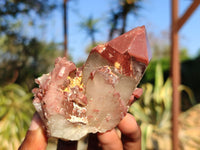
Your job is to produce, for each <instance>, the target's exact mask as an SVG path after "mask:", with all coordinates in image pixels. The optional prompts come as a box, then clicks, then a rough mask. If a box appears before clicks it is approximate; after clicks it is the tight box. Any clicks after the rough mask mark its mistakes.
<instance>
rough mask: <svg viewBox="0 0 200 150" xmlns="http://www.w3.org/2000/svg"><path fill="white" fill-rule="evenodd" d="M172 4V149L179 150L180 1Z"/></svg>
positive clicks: (173, 0) (176, 0) (172, 1)
mask: <svg viewBox="0 0 200 150" xmlns="http://www.w3.org/2000/svg"><path fill="white" fill-rule="evenodd" d="M171 4H172V14H171V15H172V16H171V17H172V18H171V19H172V20H171V22H172V29H171V78H172V88H173V94H172V100H173V101H172V149H173V150H178V149H179V138H178V116H179V114H180V92H179V91H178V87H179V85H180V62H179V44H178V30H177V28H176V25H177V24H176V23H177V21H178V0H171Z"/></svg>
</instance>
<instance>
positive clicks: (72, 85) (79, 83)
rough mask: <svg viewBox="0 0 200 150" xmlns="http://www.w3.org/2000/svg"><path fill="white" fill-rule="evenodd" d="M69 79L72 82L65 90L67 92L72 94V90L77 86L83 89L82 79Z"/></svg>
mask: <svg viewBox="0 0 200 150" xmlns="http://www.w3.org/2000/svg"><path fill="white" fill-rule="evenodd" d="M67 79H68V80H70V84H69V85H68V86H67V87H66V88H65V89H64V91H65V92H70V89H71V88H73V87H75V86H78V87H80V88H83V83H81V81H82V77H75V78H71V77H69V76H68V77H67Z"/></svg>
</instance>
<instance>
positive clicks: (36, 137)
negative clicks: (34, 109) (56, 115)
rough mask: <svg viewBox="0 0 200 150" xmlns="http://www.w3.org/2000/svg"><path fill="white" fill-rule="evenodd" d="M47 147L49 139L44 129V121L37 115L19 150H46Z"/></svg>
mask: <svg viewBox="0 0 200 150" xmlns="http://www.w3.org/2000/svg"><path fill="white" fill-rule="evenodd" d="M46 146H47V137H46V134H45V130H44V128H43V124H42V121H41V119H40V117H39V115H38V113H35V114H34V116H33V119H32V122H31V125H30V128H29V130H28V132H27V134H26V137H25V139H24V141H23V143H22V144H21V146H20V147H19V150H27V149H28V150H45V149H46Z"/></svg>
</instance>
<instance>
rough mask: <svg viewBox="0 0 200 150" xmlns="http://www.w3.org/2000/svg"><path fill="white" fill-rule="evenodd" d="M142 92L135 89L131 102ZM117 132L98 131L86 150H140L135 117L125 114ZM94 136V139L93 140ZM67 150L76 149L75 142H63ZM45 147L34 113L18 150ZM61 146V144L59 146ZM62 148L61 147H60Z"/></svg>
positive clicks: (45, 141) (43, 132) (139, 136)
mask: <svg viewBox="0 0 200 150" xmlns="http://www.w3.org/2000/svg"><path fill="white" fill-rule="evenodd" d="M141 94H142V90H141V89H136V90H135V91H134V93H133V97H132V100H131V102H133V101H134V97H136V98H139V97H140V96H141ZM117 127H118V129H119V131H120V134H119V132H117V131H116V129H112V130H110V131H107V132H106V133H98V134H95V135H92V136H90V137H89V144H88V150H98V149H103V150H123V149H125V150H133V149H134V150H140V149H141V130H140V127H139V126H138V125H137V122H136V120H135V118H134V117H133V116H132V115H130V114H127V115H126V116H125V117H124V118H123V119H122V120H121V121H120V123H119V124H118V126H117ZM95 138H96V141H95V140H94V139H95ZM65 143H67V144H65V145H66V146H67V147H65V148H66V149H67V150H76V147H77V142H65ZM46 147H47V136H46V133H45V128H44V126H43V124H42V121H41V119H40V117H39V115H38V113H35V114H34V116H33V119H32V122H31V125H30V128H29V130H28V131H27V134H26V137H25V139H24V141H23V142H22V144H21V146H20V147H19V150H26V149H28V150H45V149H46ZM61 147H62V146H61ZM62 148H63V147H62Z"/></svg>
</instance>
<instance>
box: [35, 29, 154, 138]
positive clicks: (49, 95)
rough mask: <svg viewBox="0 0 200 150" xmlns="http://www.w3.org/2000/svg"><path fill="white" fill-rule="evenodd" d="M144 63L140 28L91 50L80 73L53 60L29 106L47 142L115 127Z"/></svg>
mask: <svg viewBox="0 0 200 150" xmlns="http://www.w3.org/2000/svg"><path fill="white" fill-rule="evenodd" d="M150 58H151V53H150V48H149V43H148V39H147V35H146V30H145V27H144V26H142V27H137V28H135V29H133V30H131V31H129V32H127V33H125V34H123V35H121V36H119V37H117V38H115V39H113V40H111V41H109V42H107V43H105V44H103V45H98V46H97V47H95V48H93V49H92V51H91V52H90V55H89V57H88V59H87V61H86V63H85V65H84V66H83V67H82V69H80V68H79V69H77V68H76V67H75V65H74V64H73V63H72V62H69V61H67V60H66V58H57V60H56V62H55V67H54V69H53V70H52V71H51V72H50V73H48V74H44V75H43V76H42V77H40V78H38V79H36V83H37V84H39V88H35V89H33V93H34V96H35V98H34V101H33V104H34V106H35V108H36V110H37V111H38V112H39V114H40V116H41V118H42V120H43V121H44V124H45V125H46V128H47V133H48V134H49V136H52V137H57V138H60V139H64V140H79V139H80V138H82V137H83V136H85V135H86V134H87V133H96V132H106V131H107V130H110V129H112V128H114V127H116V126H117V124H118V123H119V122H120V120H121V119H122V118H123V117H124V116H125V115H126V113H127V110H128V107H129V104H130V103H129V100H130V97H131V95H132V93H133V91H134V89H135V88H136V86H137V84H138V83H139V81H140V80H141V78H142V76H143V74H144V71H145V69H146V67H147V65H148V63H149V61H150Z"/></svg>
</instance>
